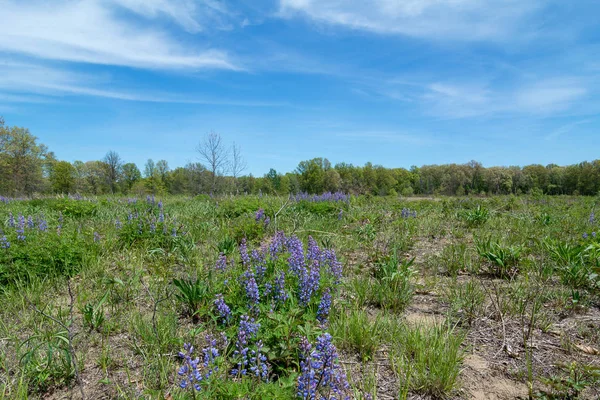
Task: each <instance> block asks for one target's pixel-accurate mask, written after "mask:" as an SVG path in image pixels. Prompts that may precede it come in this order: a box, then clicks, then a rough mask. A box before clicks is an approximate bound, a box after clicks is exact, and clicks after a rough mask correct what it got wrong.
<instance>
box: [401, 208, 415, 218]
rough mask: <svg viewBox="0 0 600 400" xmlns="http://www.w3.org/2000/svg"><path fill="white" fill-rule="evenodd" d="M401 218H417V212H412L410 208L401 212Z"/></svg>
mask: <svg viewBox="0 0 600 400" xmlns="http://www.w3.org/2000/svg"><path fill="white" fill-rule="evenodd" d="M400 216H401V217H402V218H404V219H408V218H417V211H415V210H411V209H409V208H403V209H402V211H401V212H400Z"/></svg>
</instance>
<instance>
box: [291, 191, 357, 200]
mask: <svg viewBox="0 0 600 400" xmlns="http://www.w3.org/2000/svg"><path fill="white" fill-rule="evenodd" d="M350 197H351V196H350V195H349V194H346V193H344V192H335V193H332V192H325V193H323V194H312V195H311V194H308V193H306V192H300V193H297V194H295V195H290V199H291V200H293V201H310V202H315V203H317V202H322V201H332V202H343V203H349V202H350Z"/></svg>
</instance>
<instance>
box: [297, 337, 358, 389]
mask: <svg viewBox="0 0 600 400" xmlns="http://www.w3.org/2000/svg"><path fill="white" fill-rule="evenodd" d="M331 340H332V337H331V335H330V334H329V333H325V334H323V335H321V336H319V337H318V338H317V344H316V346H315V350H314V351H313V350H312V346H311V345H310V343H308V340H306V339H305V338H304V339H303V340H302V342H301V343H300V351H301V361H300V372H301V373H300V376H299V377H298V392H297V393H298V396H299V397H301V398H302V399H311V400H312V399H316V398H317V395H318V394H321V397H319V398H323V399H348V400H349V399H350V396H349V395H348V391H349V388H350V386H349V384H348V381H347V380H346V376H345V375H344V372H343V371H342V370H341V368H340V366H339V363H338V354H337V349H336V348H335V346H334V345H333V343H332V342H331Z"/></svg>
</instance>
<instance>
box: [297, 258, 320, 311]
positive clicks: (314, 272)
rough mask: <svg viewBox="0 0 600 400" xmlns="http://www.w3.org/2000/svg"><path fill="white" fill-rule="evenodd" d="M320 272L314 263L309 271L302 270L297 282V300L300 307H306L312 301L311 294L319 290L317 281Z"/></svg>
mask: <svg viewBox="0 0 600 400" xmlns="http://www.w3.org/2000/svg"><path fill="white" fill-rule="evenodd" d="M320 278H321V272H320V268H319V265H318V264H317V263H314V264H313V265H312V266H311V268H310V270H307V268H302V273H301V274H300V278H299V280H298V298H299V300H300V305H302V306H307V305H308V303H310V300H311V299H312V296H313V294H315V292H317V291H318V290H319V281H320Z"/></svg>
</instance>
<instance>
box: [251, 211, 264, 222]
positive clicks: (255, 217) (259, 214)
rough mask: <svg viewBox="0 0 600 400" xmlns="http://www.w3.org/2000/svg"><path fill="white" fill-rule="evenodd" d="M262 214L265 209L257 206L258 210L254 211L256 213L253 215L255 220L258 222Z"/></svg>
mask: <svg viewBox="0 0 600 400" xmlns="http://www.w3.org/2000/svg"><path fill="white" fill-rule="evenodd" d="M264 216H265V210H263V209H262V208H259V209H258V211H257V212H256V214H255V215H254V219H255V220H256V222H258V221H260V220H261V219H263V217H264Z"/></svg>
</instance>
